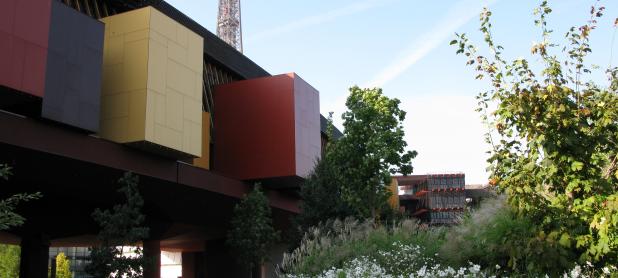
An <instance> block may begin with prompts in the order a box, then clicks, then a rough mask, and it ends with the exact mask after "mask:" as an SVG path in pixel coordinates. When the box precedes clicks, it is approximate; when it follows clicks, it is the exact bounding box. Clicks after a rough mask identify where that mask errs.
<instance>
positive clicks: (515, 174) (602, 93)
mask: <svg viewBox="0 0 618 278" xmlns="http://www.w3.org/2000/svg"><path fill="white" fill-rule="evenodd" d="M551 11H552V10H551V8H550V7H549V6H548V4H547V1H543V2H542V3H541V5H540V6H539V8H538V9H536V10H535V15H536V16H537V18H536V20H535V24H536V25H537V26H539V27H540V31H541V38H542V40H541V42H540V43H536V44H534V45H533V47H532V49H531V52H532V55H536V56H537V57H539V58H540V59H539V60H540V61H542V70H541V71H540V72H535V71H533V70H532V69H531V68H532V67H531V66H530V65H529V62H528V61H527V60H526V59H523V58H519V59H515V60H513V61H510V62H507V61H506V60H505V59H504V58H503V57H502V51H503V48H502V47H501V46H499V45H496V44H495V43H494V40H493V37H492V33H491V23H490V17H491V12H490V11H489V10H487V9H484V10H483V12H482V13H481V24H480V25H481V28H480V30H481V32H482V33H483V35H484V38H485V42H486V45H487V48H488V50H489V53H490V55H487V56H484V55H481V54H479V52H478V49H477V48H476V47H475V46H474V45H473V44H471V43H470V42H469V40H468V38H467V37H466V35H465V34H457V39H455V40H453V41H452V42H451V44H454V45H456V46H457V53H458V54H464V55H465V56H466V59H467V64H468V65H473V66H474V67H475V69H476V71H477V74H478V75H477V78H478V79H484V78H489V81H490V85H491V87H490V89H489V90H488V91H487V92H483V93H481V94H479V96H478V97H477V98H478V100H479V109H478V111H480V112H481V113H482V115H483V120H484V121H485V122H486V123H487V124H488V126H489V127H490V130H489V132H488V133H487V135H486V139H487V142H489V143H491V145H492V149H491V157H490V159H489V163H490V167H489V169H490V171H491V177H490V184H492V185H495V186H496V187H497V188H498V189H499V190H500V191H501V192H505V193H506V195H507V197H508V202H509V204H510V205H511V206H512V208H513V209H514V210H515V211H516V212H517V213H518V215H519V217H526V218H529V219H531V221H532V223H534V224H535V231H534V235H535V236H534V237H533V238H530V239H528V244H526V245H523V246H520V248H521V250H514V251H513V252H512V253H511V255H512V256H511V260H510V262H509V263H510V264H511V266H512V267H513V268H515V267H523V268H528V269H540V270H542V271H548V272H550V273H557V272H559V271H561V270H560V269H565V268H568V267H570V265H571V264H572V263H573V262H574V261H577V260H579V262H580V263H585V262H587V261H590V262H593V263H595V264H597V265H604V264H616V263H618V190H617V189H618V95H617V93H618V92H617V90H618V79H617V78H616V77H617V76H618V69H617V68H615V67H614V68H610V69H608V70H607V74H608V77H609V82H608V86H606V87H601V86H599V85H597V84H595V83H594V82H592V81H588V82H584V81H583V80H584V79H585V78H587V76H588V74H590V73H591V69H590V68H589V67H588V65H587V63H586V62H585V58H586V55H587V54H588V53H590V52H591V50H590V45H589V36H590V32H592V31H593V30H594V29H595V28H596V24H597V20H598V19H599V18H601V16H602V15H603V11H604V8H603V7H597V6H593V7H592V8H591V10H590V20H589V21H588V22H587V23H586V24H584V25H582V26H581V27H579V28H575V27H572V28H570V29H569V30H568V32H567V33H566V36H565V37H566V39H567V41H568V45H567V46H566V47H564V48H563V49H562V52H559V51H555V50H556V49H559V48H558V47H559V45H558V44H557V43H554V42H552V41H551V40H550V35H551V34H552V30H549V29H548V27H547V23H546V18H547V16H548V15H549V14H550V13H551ZM616 23H618V20H617V21H616ZM562 57H566V58H562ZM494 107H495V110H494ZM490 108H491V110H492V111H490ZM545 250H549V251H551V252H552V253H553V254H555V255H556V257H557V258H550V257H548V254H550V252H549V251H548V252H545ZM523 262H525V265H523V266H522V265H521V263H523ZM518 264H519V265H518Z"/></svg>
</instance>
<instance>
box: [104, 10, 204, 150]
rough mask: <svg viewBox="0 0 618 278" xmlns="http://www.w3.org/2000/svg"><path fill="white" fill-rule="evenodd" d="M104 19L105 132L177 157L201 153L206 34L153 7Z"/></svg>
mask: <svg viewBox="0 0 618 278" xmlns="http://www.w3.org/2000/svg"><path fill="white" fill-rule="evenodd" d="M101 21H103V22H104V23H105V42H104V53H103V84H102V99H101V103H102V104H101V132H100V135H101V136H102V137H103V138H106V139H109V140H112V141H115V142H119V143H139V144H141V143H146V144H147V145H149V146H154V148H148V149H149V150H157V149H159V150H160V151H161V152H165V153H166V154H170V151H171V152H172V153H174V154H173V155H175V156H193V157H197V156H201V154H202V71H203V64H202V63H203V39H202V37H200V36H198V35H197V34H195V33H193V32H192V31H190V30H189V29H187V28H186V27H184V26H182V25H181V24H179V23H177V22H175V21H173V20H172V19H170V18H169V17H167V16H165V15H164V14H162V13H161V12H159V11H157V10H156V9H154V8H151V7H146V8H142V9H138V10H133V11H130V12H127V13H123V14H118V15H114V16H110V17H106V18H103V19H101ZM159 147H163V148H159Z"/></svg>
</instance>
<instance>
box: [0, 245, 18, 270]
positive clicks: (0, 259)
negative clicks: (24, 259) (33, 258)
mask: <svg viewBox="0 0 618 278" xmlns="http://www.w3.org/2000/svg"><path fill="white" fill-rule="evenodd" d="M19 256H20V249H19V246H17V245H10V244H0V277H19Z"/></svg>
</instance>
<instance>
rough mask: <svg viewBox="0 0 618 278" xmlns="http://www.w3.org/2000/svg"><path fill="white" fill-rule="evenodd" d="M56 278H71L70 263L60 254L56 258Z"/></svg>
mask: <svg viewBox="0 0 618 278" xmlns="http://www.w3.org/2000/svg"><path fill="white" fill-rule="evenodd" d="M56 278H73V272H71V261H70V260H69V259H68V258H67V256H65V255H64V253H62V252H60V253H58V255H57V256H56Z"/></svg>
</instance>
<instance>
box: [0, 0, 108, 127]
mask: <svg viewBox="0 0 618 278" xmlns="http://www.w3.org/2000/svg"><path fill="white" fill-rule="evenodd" d="M103 30H104V26H103V24H102V23H101V22H99V21H97V20H94V19H92V18H90V17H88V16H86V15H83V14H81V13H79V12H78V11H76V10H74V9H71V8H69V7H68V6H66V5H64V4H62V3H60V2H58V1H52V0H6V1H3V2H2V3H0V85H3V86H5V87H8V88H11V89H14V90H16V91H19V92H21V93H25V94H26V95H31V96H35V99H40V98H42V108H41V115H42V116H43V117H45V118H48V119H51V120H54V121H57V122H61V123H64V124H67V125H71V126H74V127H78V128H81V129H85V130H89V131H93V132H96V131H98V127H99V107H100V88H101V65H102V56H103ZM5 93H6V94H12V95H19V96H18V98H17V99H14V101H15V102H16V103H19V102H20V101H24V102H26V101H27V100H26V99H21V100H20V97H21V96H24V95H21V94H18V93H16V92H14V91H7V92H5ZM3 97H8V96H3ZM37 113H38V108H37Z"/></svg>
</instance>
